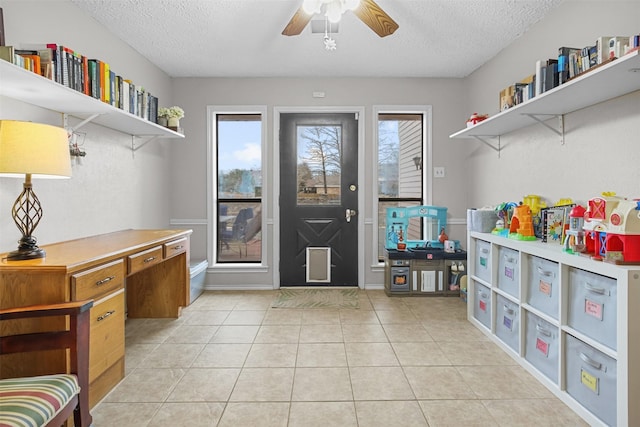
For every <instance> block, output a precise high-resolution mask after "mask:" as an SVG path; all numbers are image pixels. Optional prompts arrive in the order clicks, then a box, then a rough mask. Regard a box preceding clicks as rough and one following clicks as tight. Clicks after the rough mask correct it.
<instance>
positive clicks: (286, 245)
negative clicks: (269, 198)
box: [280, 113, 359, 286]
mask: <svg viewBox="0 0 640 427" xmlns="http://www.w3.org/2000/svg"><path fill="white" fill-rule="evenodd" d="M358 190H359V188H358V121H357V119H356V115H355V113H330V114H324V113H322V114H315V113H314V114H311V113H291V114H282V115H281V116H280V286H299V285H300V286H309V285H319V286H320V285H332V286H357V284H358V221H357V216H356V215H357V212H356V209H357V207H358ZM325 273H326V274H325Z"/></svg>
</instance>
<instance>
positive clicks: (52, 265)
mask: <svg viewBox="0 0 640 427" xmlns="http://www.w3.org/2000/svg"><path fill="white" fill-rule="evenodd" d="M191 233H192V231H191V230H170V229H167V230H122V231H116V232H113V233H107V234H99V235H97V236H90V237H83V238H80V239H76V240H68V241H64V242H59V243H52V244H49V245H43V246H41V248H42V249H44V250H45V251H46V257H45V258H40V259H31V260H24V261H7V259H6V257H7V254H6V253H5V254H1V255H0V273H1V272H3V271H4V272H8V271H19V270H23V269H33V268H34V267H36V268H38V269H39V270H42V269H51V270H57V271H59V270H60V269H65V270H66V271H67V272H73V271H74V270H77V269H80V268H86V267H87V266H90V265H91V264H93V263H97V262H104V261H105V260H108V259H112V258H120V257H123V256H127V255H129V254H132V253H135V252H139V251H141V250H144V249H147V248H150V247H153V246H157V245H160V244H163V243H166V242H170V241H172V240H176V239H180V238H183V237H188V236H189V235H190V234H191Z"/></svg>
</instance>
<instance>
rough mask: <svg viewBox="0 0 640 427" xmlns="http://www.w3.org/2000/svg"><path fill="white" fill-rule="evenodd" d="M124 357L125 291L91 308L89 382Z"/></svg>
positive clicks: (116, 293) (118, 292) (98, 302)
mask: <svg viewBox="0 0 640 427" xmlns="http://www.w3.org/2000/svg"><path fill="white" fill-rule="evenodd" d="M122 357H124V289H122V290H120V291H117V292H115V294H114V295H113V296H109V297H108V298H105V299H102V300H100V301H97V303H96V304H95V305H94V306H93V307H92V308H91V336H90V338H89V382H92V381H93V380H95V379H96V378H98V377H99V376H100V374H102V373H103V372H104V371H106V370H107V369H108V368H109V367H111V366H112V365H113V364H114V363H116V362H117V361H118V360H119V359H121V358H122Z"/></svg>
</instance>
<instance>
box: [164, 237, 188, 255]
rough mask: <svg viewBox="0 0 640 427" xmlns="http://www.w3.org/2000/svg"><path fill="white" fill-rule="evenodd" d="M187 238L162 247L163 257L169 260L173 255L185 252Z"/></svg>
mask: <svg viewBox="0 0 640 427" xmlns="http://www.w3.org/2000/svg"><path fill="white" fill-rule="evenodd" d="M187 243H188V242H187V238H186V237H185V238H184V239H178V240H174V241H173V242H168V243H165V244H164V245H162V248H163V250H164V257H165V258H171V257H172V256H174V255H178V254H181V253H183V252H186V251H187Z"/></svg>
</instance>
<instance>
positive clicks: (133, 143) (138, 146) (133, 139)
mask: <svg viewBox="0 0 640 427" xmlns="http://www.w3.org/2000/svg"><path fill="white" fill-rule="evenodd" d="M136 138H138V139H142V136H136V135H131V151H134V152H135V151H138V150H139V149H141V148H142V147H144V146H145V145H147V144H148V143H150V142H151V141H154V140H156V139H158V135H154V136H150V137H149V138H148V139H146V140H145V141H142V142H140V143H139V144H136Z"/></svg>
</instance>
